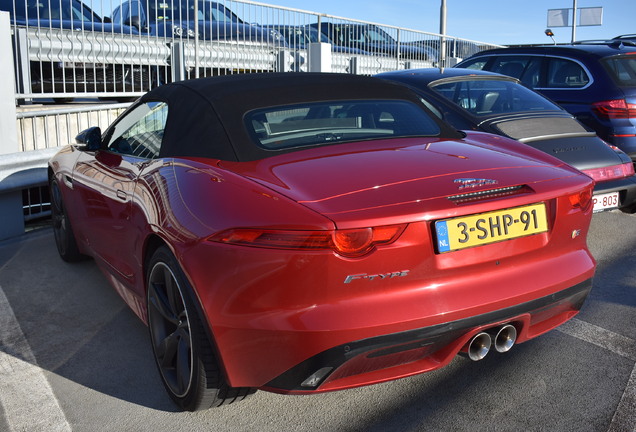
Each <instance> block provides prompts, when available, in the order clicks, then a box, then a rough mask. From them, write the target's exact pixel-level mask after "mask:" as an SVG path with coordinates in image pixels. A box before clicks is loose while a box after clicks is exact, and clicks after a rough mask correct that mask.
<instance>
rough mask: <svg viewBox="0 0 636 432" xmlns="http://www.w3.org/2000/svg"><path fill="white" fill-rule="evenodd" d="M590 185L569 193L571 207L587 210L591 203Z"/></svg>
mask: <svg viewBox="0 0 636 432" xmlns="http://www.w3.org/2000/svg"><path fill="white" fill-rule="evenodd" d="M592 189H593V188H592V187H589V188H585V189H583V190H582V191H580V192H577V193H575V194H572V195H570V196H569V197H568V198H569V200H570V205H571V206H572V208H577V209H581V210H583V211H587V210H588V209H589V208H590V206H591V205H592Z"/></svg>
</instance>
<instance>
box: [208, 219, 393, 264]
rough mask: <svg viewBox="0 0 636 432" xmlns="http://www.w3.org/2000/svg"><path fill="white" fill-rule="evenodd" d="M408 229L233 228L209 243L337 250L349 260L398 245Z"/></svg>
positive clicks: (221, 233) (215, 235)
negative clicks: (388, 245) (386, 246)
mask: <svg viewBox="0 0 636 432" xmlns="http://www.w3.org/2000/svg"><path fill="white" fill-rule="evenodd" d="M405 227H406V225H404V224H401V225H388V226H381V227H373V228H358V229H347V230H334V231H296V230H273V229H256V228H233V229H229V230H225V231H222V232H219V233H217V234H214V235H213V236H211V237H209V238H208V240H210V241H214V242H219V243H226V244H234V245H241V246H253V247H262V248H270V249H292V250H294V249H295V250H333V251H334V252H337V253H338V254H340V255H343V256H346V257H358V256H362V255H364V254H366V253H368V252H370V251H371V250H372V249H373V248H374V247H375V246H378V245H383V244H389V243H392V242H394V241H395V240H396V239H397V238H398V237H399V236H400V234H401V233H402V231H404V228H405Z"/></svg>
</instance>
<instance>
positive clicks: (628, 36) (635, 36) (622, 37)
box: [612, 33, 636, 40]
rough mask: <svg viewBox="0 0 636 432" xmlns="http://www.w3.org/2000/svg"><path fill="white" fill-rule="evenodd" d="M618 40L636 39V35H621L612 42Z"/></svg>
mask: <svg viewBox="0 0 636 432" xmlns="http://www.w3.org/2000/svg"><path fill="white" fill-rule="evenodd" d="M616 39H636V33H631V34H624V35H619V36H616V37H613V38H612V40H616Z"/></svg>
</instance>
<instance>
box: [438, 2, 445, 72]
mask: <svg viewBox="0 0 636 432" xmlns="http://www.w3.org/2000/svg"><path fill="white" fill-rule="evenodd" d="M441 2H442V4H441V6H440V11H439V34H441V35H442V36H441V37H440V44H439V55H440V59H439V66H440V67H444V65H445V64H446V0H441Z"/></svg>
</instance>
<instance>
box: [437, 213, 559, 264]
mask: <svg viewBox="0 0 636 432" xmlns="http://www.w3.org/2000/svg"><path fill="white" fill-rule="evenodd" d="M547 230H548V218H547V215H546V211H545V204H543V203H539V204H532V205H528V206H523V207H514V208H510V209H506V210H498V211H493V212H488V213H480V214H476V215H472V216H462V217H458V218H452V219H445V220H440V221H437V222H435V231H436V233H437V250H438V251H439V252H440V253H442V252H450V251H456V250H461V249H466V248H469V247H475V246H481V245H485V244H489V243H495V242H499V241H503V240H510V239H514V238H518V237H525V236H528V235H532V234H538V233H542V232H545V231H547Z"/></svg>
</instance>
